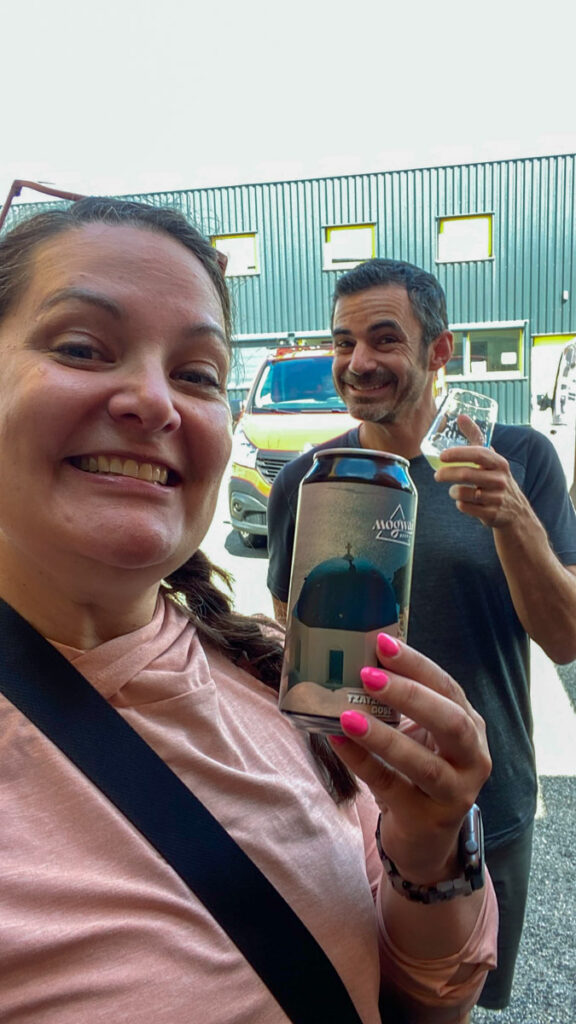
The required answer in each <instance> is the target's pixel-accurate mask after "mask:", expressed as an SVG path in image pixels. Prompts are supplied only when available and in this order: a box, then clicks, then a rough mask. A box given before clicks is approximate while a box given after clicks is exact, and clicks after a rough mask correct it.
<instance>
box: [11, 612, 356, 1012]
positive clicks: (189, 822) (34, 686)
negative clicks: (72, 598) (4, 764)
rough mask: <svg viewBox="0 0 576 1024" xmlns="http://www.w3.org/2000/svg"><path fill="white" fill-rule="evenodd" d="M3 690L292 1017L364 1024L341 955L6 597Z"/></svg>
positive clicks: (344, 924) (343, 923)
mask: <svg viewBox="0 0 576 1024" xmlns="http://www.w3.org/2000/svg"><path fill="white" fill-rule="evenodd" d="M0 691H2V692H3V693H4V694H5V695H6V697H7V698H8V700H9V701H10V702H11V703H12V704H14V705H15V706H16V707H17V708H19V709H20V711H22V712H23V713H24V714H25V715H26V717H27V718H29V719H30V721H32V722H33V723H34V724H35V725H36V726H37V727H38V729H40V730H41V732H43V733H44V734H45V735H46V736H47V737H48V738H49V739H51V740H52V742H53V743H55V744H56V746H58V747H59V748H60V750H62V751H63V752H64V753H65V754H66V756H67V757H68V758H69V759H70V760H71V761H72V762H73V763H74V764H75V765H76V766H77V767H78V768H80V770H81V771H82V772H83V773H84V774H85V775H86V776H87V777H88V778H89V779H91V781H92V782H93V783H94V784H95V785H96V786H97V787H98V788H99V789H100V790H101V791H102V792H103V793H104V794H105V795H106V796H107V797H108V798H109V799H110V800H111V801H112V802H113V803H114V804H115V805H116V806H117V807H118V808H119V809H120V810H121V811H122V813H123V814H124V815H125V817H126V818H128V819H129V820H130V821H131V822H132V824H133V825H135V827H136V828H137V829H138V830H139V831H140V832H141V833H142V835H143V836H145V837H146V838H147V839H148V840H149V842H150V843H151V844H152V845H153V846H154V847H156V849H157V850H158V851H159V853H160V854H161V855H162V856H163V857H164V859H165V860H166V861H167V862H168V863H169V864H170V865H171V866H172V867H173V868H174V870H175V871H176V872H177V873H178V874H179V875H180V876H181V878H183V880H184V881H185V882H186V884H187V885H188V886H189V888H190V889H191V890H193V892H194V893H195V894H196V895H197V897H198V899H199V900H201V902H202V903H203V904H204V906H205V907H206V908H207V909H208V910H209V911H210V913H211V914H212V916H213V917H214V918H215V919H216V920H217V921H218V922H219V924H220V925H221V926H222V928H223V929H224V930H225V931H226V932H227V934H228V935H229V937H230V938H231V939H232V941H233V942H234V943H235V944H236V946H237V947H238V949H239V950H240V951H241V953H242V954H243V956H245V957H246V959H247V960H248V961H249V963H250V964H251V965H252V967H253V968H254V970H255V971H256V972H257V974H259V976H260V978H261V979H262V981H263V982H264V983H265V985H266V986H267V987H268V988H269V990H270V991H271V993H272V994H273V996H274V997H275V999H276V1000H277V1001H278V1003H279V1004H280V1005H281V1006H282V1008H283V1009H284V1012H285V1013H286V1015H287V1016H288V1018H289V1019H290V1020H291V1021H293V1022H295V1024H318V1022H319V1021H323V1020H329V1021H332V1022H334V1024H359V1022H360V1018H359V1016H358V1014H357V1012H356V1010H355V1008H354V1005H353V1003H352V1001H351V999H350V996H349V994H348V992H347V990H346V988H345V987H344V984H343V982H342V980H341V979H340V977H339V975H338V974H337V973H336V971H335V969H334V967H333V965H332V963H331V962H330V960H329V959H328V957H327V956H326V954H325V953H324V951H323V950H322V948H321V947H320V946H319V945H318V943H317V942H316V940H315V939H314V938H313V936H312V935H311V934H310V932H309V931H308V929H307V928H306V927H305V925H304V924H303V923H302V921H301V920H300V919H299V918H298V917H297V916H296V914H295V913H294V911H293V910H292V909H291V907H290V906H289V905H288V904H287V903H286V902H285V900H284V899H283V897H282V896H281V895H280V893H279V892H278V891H277V890H276V889H275V888H274V886H273V885H272V884H271V883H270V882H269V881H268V879H267V878H266V877H265V876H264V875H263V874H262V872H261V871H260V870H259V868H257V867H256V865H255V864H254V863H253V861H251V860H250V858H249V857H248V856H247V855H246V854H245V853H244V852H243V851H242V849H241V848H240V847H239V846H238V844H237V843H236V842H235V841H234V840H233V839H232V838H231V836H229V835H228V833H227V832H226V830H225V829H224V828H223V827H222V826H221V825H220V824H219V822H218V821H217V820H216V819H215V818H214V817H213V816H212V815H211V814H210V812H209V811H208V810H207V809H206V808H205V807H204V806H203V804H201V803H200V801H199V800H198V799H197V798H196V797H195V796H194V794H193V793H191V792H190V790H189V789H188V788H187V787H186V786H185V785H184V784H183V783H182V782H181V781H180V779H179V778H178V777H177V776H176V775H175V774H174V773H173V772H172V770H171V769H170V768H168V766H167V765H166V764H165V763H164V762H163V761H162V760H161V758H160V757H158V756H157V755H156V754H155V753H154V751H153V750H152V749H151V748H150V747H149V746H148V744H147V743H146V742H145V741H144V740H143V739H142V738H141V737H140V736H139V735H138V733H136V732H135V731H134V730H133V729H132V727H131V726H130V725H129V724H128V723H127V722H126V721H125V720H124V719H123V718H122V716H121V715H120V714H119V713H118V712H117V711H116V710H115V709H114V708H113V707H111V705H110V704H108V702H107V701H106V700H105V699H104V698H103V697H102V696H101V695H100V694H99V693H98V691H97V690H96V689H95V688H94V687H93V686H91V684H90V683H89V682H88V681H87V680H86V679H85V678H84V676H82V675H81V674H80V673H79V672H78V671H77V670H76V669H75V668H74V667H73V665H71V664H70V663H69V662H68V661H67V659H66V658H64V657H63V656H62V655H61V654H60V653H59V651H57V650H56V649H55V648H54V647H53V646H52V645H51V644H50V643H48V641H46V640H45V639H44V638H43V637H42V636H40V634H39V633H37V632H36V630H35V629H33V628H32V626H30V624H29V623H28V622H26V621H25V619H23V618H22V617H21V616H20V615H19V614H18V613H17V612H15V611H14V609H13V608H11V607H10V606H9V605H7V604H6V603H5V602H4V601H1V600H0ZM328 889H329V887H328ZM327 892H328V890H327ZM328 898H331V897H330V895H329V894H328ZM342 927H343V928H345V927H346V923H345V922H344V921H343V922H342Z"/></svg>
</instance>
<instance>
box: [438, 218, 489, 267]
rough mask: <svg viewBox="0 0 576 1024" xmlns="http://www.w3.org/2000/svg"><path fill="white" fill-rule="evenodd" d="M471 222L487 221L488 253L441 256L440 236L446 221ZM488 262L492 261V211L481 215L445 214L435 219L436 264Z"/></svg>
mask: <svg viewBox="0 0 576 1024" xmlns="http://www.w3.org/2000/svg"><path fill="white" fill-rule="evenodd" d="M471 220H487V221H488V253H487V255H485V256H449V257H446V256H441V255H440V236H441V234H442V226H443V225H444V224H445V223H447V222H448V221H450V222H454V221H471ZM490 260H494V213H493V211H490V210H488V211H485V212H482V213H457V214H445V215H443V216H440V217H436V260H435V262H436V263H441V264H445V263H487V262H490Z"/></svg>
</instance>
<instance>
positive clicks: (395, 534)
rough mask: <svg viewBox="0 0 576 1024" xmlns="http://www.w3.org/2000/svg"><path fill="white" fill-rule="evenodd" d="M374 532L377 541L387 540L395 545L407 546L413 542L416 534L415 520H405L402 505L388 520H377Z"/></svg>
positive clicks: (373, 527) (398, 506) (373, 528)
mask: <svg viewBox="0 0 576 1024" xmlns="http://www.w3.org/2000/svg"><path fill="white" fill-rule="evenodd" d="M372 532H373V533H374V534H375V539H376V540H387V541H390V542H391V543H393V544H405V545H406V546H408V545H409V544H411V542H412V534H413V533H414V520H413V519H405V518H404V511H403V509H402V506H401V505H397V506H396V508H395V509H394V511H393V513H392V515H391V516H388V519H376V520H375V521H374V525H373V526H372Z"/></svg>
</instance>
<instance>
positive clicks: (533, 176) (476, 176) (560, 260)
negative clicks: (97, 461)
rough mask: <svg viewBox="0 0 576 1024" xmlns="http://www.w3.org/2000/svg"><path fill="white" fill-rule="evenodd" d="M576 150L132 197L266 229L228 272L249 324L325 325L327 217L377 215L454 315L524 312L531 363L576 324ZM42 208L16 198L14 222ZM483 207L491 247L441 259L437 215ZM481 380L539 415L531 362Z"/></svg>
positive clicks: (245, 331)
mask: <svg viewBox="0 0 576 1024" xmlns="http://www.w3.org/2000/svg"><path fill="white" fill-rule="evenodd" d="M575 161H576V156H575V155H574V154H570V155H564V156H550V157H535V158H529V159H522V160H506V161H497V162H490V163H478V164H464V165H458V166H450V167H432V168H425V169H417V170H407V171H389V172H382V173H375V174H359V175H352V176H346V177H338V178H318V179H310V180H304V181H288V182H277V183H268V184H256V185H235V186H229V187H221V188H207V189H192V190H190V191H182V192H162V193H151V194H145V195H142V194H140V195H134V196H129V197H126V198H134V199H140V200H145V201H148V202H151V203H154V204H156V205H174V206H176V207H178V208H179V209H181V210H182V211H183V212H184V213H185V214H186V215H187V216H188V217H189V218H190V219H191V220H193V221H195V222H196V223H197V224H198V226H199V227H201V228H202V229H203V231H204V232H205V233H207V234H236V233H245V232H256V233H257V234H258V250H259V270H260V273H259V274H257V275H255V276H250V277H241V278H231V279H230V286H231V289H232V292H233V295H234V300H235V306H236V330H237V333H238V334H239V335H245V336H246V335H248V336H251V337H254V338H255V337H257V336H259V337H263V336H266V334H277V333H278V332H282V333H284V332H286V333H288V332H294V334H296V336H298V335H301V334H306V332H308V331H321V330H325V329H326V326H327V323H328V317H329V308H330V298H331V293H332V289H333V286H334V280H335V275H336V273H337V272H336V271H324V270H322V255H323V228H324V227H325V226H331V225H338V224H359V223H374V224H375V225H376V255H377V256H386V257H393V258H397V259H403V260H409V261H410V262H412V263H416V264H418V265H420V266H422V267H424V268H425V269H427V270H430V271H432V273H435V274H436V276H437V277H438V278H439V280H440V281H441V283H442V285H443V286H444V288H445V290H446V296H447V300H448V312H449V317H450V320H451V322H452V323H459V324H465V323H469V324H470V323H475V324H482V323H483V322H497V321H519V320H526V321H527V334H526V352H525V360H524V365H525V367H526V368H527V370H528V367H529V365H530V358H529V355H530V353H529V350H530V338H531V335H533V334H564V333H569V332H574V331H576V279H575V278H576V257H575V252H574V247H575V241H576V239H575V237H574V236H575V212H576V211H575V199H574V188H575V184H576V181H575ZM49 205H59V204H49ZM40 208H46V204H44V203H42V204H26V205H25V206H19V207H14V209H13V211H11V214H10V217H9V221H8V223H14V221H15V219H16V218H18V219H19V218H20V217H21V216H23V215H27V214H28V213H31V212H33V210H36V209H40ZM473 213H491V214H493V258H492V259H489V260H479V261H469V262H463V263H460V262H454V263H437V262H436V259H435V256H436V244H437V218H439V217H446V216H458V215H466V214H473ZM564 291H567V292H568V293H569V298H568V300H567V301H563V300H562V293H563V292H564ZM474 386H475V387H478V389H480V390H488V391H490V393H492V394H494V395H495V396H496V397H497V398H498V399H499V402H500V408H501V413H502V418H505V419H506V420H507V421H508V422H528V421H529V418H530V382H529V373H528V372H526V377H525V378H524V379H523V380H505V381H504V380H503V381H496V380H494V381H490V382H489V381H481V382H476V383H475V384H474Z"/></svg>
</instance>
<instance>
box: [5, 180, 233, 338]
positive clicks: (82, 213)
mask: <svg viewBox="0 0 576 1024" xmlns="http://www.w3.org/2000/svg"><path fill="white" fill-rule="evenodd" d="M84 224H110V225H115V226H125V227H138V228H144V229H145V230H148V231H154V232H156V233H157V234H166V235H170V236H171V237H172V238H174V239H175V241H177V242H181V244H182V245H184V246H185V247H186V248H187V249H189V250H190V252H191V253H193V255H194V256H196V258H197V259H198V260H200V262H201V264H202V266H203V267H204V269H205V271H206V273H207V274H208V276H209V277H210V279H211V281H212V284H213V285H214V288H215V289H216V292H217V294H218V298H219V299H220V303H221V305H222V314H223V319H224V329H225V333H226V337H227V339H228V342H229V344H231V338H232V313H231V304H230V293H229V291H228V288H227V287H226V283H225V281H224V276H223V274H222V271H221V269H220V266H219V263H218V257H217V255H216V250H215V249H214V247H213V246H212V245H211V244H210V242H209V241H208V239H207V238H205V237H204V235H203V234H201V232H200V231H198V230H197V228H195V227H193V226H192V225H191V224H189V223H188V221H187V220H186V218H185V217H184V216H183V215H182V214H181V213H179V212H178V210H174V209H172V208H170V207H167V206H151V205H148V204H147V203H134V202H130V201H128V200H125V199H110V198H107V197H99V196H88V197H87V198H85V199H79V200H78V201H77V202H74V203H71V204H70V206H68V207H63V208H62V209H56V210H49V211H47V212H46V213H38V214H36V215H35V216H32V217H30V218H28V220H24V221H22V222H21V223H20V224H18V225H17V227H15V228H13V229H12V231H9V232H8V233H7V234H6V235H4V236H3V237H2V238H0V321H1V320H2V318H3V317H4V316H5V315H6V313H7V312H8V310H9V309H10V308H11V307H12V306H13V305H14V303H15V302H16V301H17V300H18V298H19V297H20V295H21V294H22V292H23V290H24V288H25V287H26V284H27V281H28V274H29V272H30V269H31V264H32V260H33V258H34V254H35V251H36V248H37V247H38V246H40V245H42V243H43V242H47V241H49V240H50V239H51V238H54V237H55V236H56V235H59V234H63V233H64V232H65V231H70V230H73V229H74V228H81V227H82V225H84Z"/></svg>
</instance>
